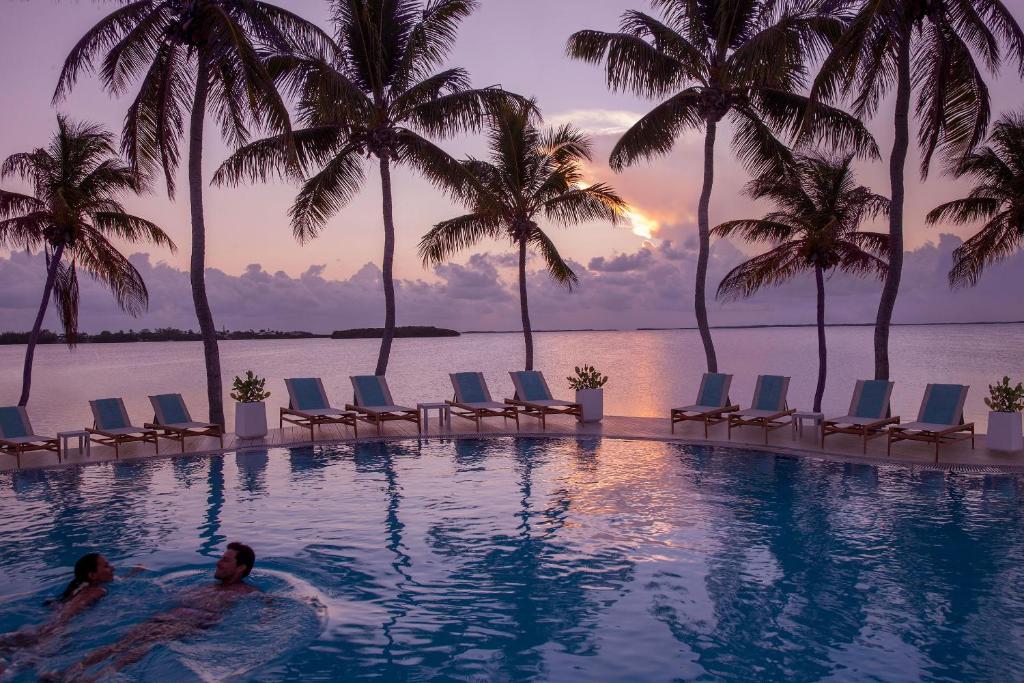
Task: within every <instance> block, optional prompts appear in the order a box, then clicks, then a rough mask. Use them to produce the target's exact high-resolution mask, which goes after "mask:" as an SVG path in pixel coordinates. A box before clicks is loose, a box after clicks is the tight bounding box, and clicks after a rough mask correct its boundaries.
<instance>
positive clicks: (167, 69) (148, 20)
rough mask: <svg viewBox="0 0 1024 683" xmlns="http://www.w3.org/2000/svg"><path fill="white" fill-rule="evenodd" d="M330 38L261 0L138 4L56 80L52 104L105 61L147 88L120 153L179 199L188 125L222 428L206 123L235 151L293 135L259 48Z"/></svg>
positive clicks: (199, 274) (195, 223)
mask: <svg viewBox="0 0 1024 683" xmlns="http://www.w3.org/2000/svg"><path fill="white" fill-rule="evenodd" d="M329 40H330V38H329V37H328V36H327V35H326V34H324V33H323V32H322V31H320V29H318V28H317V27H316V26H314V25H313V24H311V23H309V22H307V21H305V20H304V19H302V18H300V17H298V16H296V15H294V14H292V13H291V12H287V11H285V10H283V9H281V8H279V7H275V6H274V5H272V4H270V3H267V2H260V1H259V0H138V1H136V2H130V3H127V4H124V5H123V6H122V7H120V8H118V9H116V10H114V11H113V12H111V13H110V14H109V15H107V16H106V17H105V18H103V19H102V20H101V21H100V22H99V23H97V24H96V25H95V26H93V27H92V28H91V29H89V30H88V31H87V32H86V34H85V35H84V36H83V37H82V39H81V40H79V41H78V44H77V45H75V46H74V48H72V50H71V53H70V54H69V55H68V57H67V60H66V61H65V63H64V68H63V70H62V71H61V74H60V78H59V80H58V82H57V89H56V92H55V93H54V101H58V100H60V99H61V98H62V97H64V96H65V95H66V94H67V92H68V91H69V90H70V89H71V87H72V86H73V85H74V83H75V81H76V80H77V78H78V76H79V74H80V73H81V72H83V71H84V72H89V71H92V70H93V68H94V61H95V60H96V59H97V58H98V57H99V56H100V55H103V62H102V66H101V68H100V69H99V76H100V80H101V81H102V83H103V86H104V88H105V89H106V90H107V91H108V92H110V93H111V94H113V95H121V94H124V93H125V92H127V91H128V89H129V88H130V87H132V85H133V84H135V83H138V84H139V86H140V87H139V89H138V93H137V95H136V96H135V99H134V101H133V102H132V104H131V106H130V107H129V108H128V113H127V115H126V116H125V124H124V132H123V134H122V138H121V148H122V151H123V152H124V154H125V155H126V156H127V157H128V159H129V161H130V163H131V165H132V167H133V168H134V169H136V170H138V171H139V172H143V173H147V174H149V173H151V172H155V171H158V170H162V172H163V174H164V178H165V180H166V183H167V193H168V196H170V197H172V198H173V196H174V189H175V175H176V171H177V168H178V160H179V156H180V150H179V147H180V145H181V142H182V138H183V136H184V135H185V122H186V120H187V121H188V184H189V203H190V205H191V218H192V255H191V263H190V270H191V281H192V299H193V302H194V304H195V309H196V318H197V319H198V321H199V329H200V331H201V333H202V336H203V351H204V353H205V358H206V389H207V399H208V400H209V405H210V422H215V423H217V424H220V425H223V424H224V405H223V395H222V383H221V376H220V353H219V350H218V348H217V330H216V327H215V325H214V321H213V313H212V312H211V311H210V303H209V300H208V298H207V295H206V279H205V270H206V219H205V215H204V212H203V169H202V155H203V129H204V126H203V123H204V119H205V117H206V114H207V113H212V114H213V115H214V116H215V118H216V120H217V123H218V125H219V127H220V132H221V136H222V137H223V138H224V139H225V140H226V141H227V142H228V143H229V144H232V145H237V144H242V143H244V142H245V141H247V140H248V139H249V137H250V132H251V131H250V127H251V126H253V125H255V126H257V127H258V128H262V129H266V130H268V131H275V132H286V131H287V130H288V129H289V121H288V110H287V109H286V107H285V104H284V102H283V101H282V99H281V96H280V95H279V94H278V92H277V90H276V88H275V87H274V82H273V79H272V78H271V77H270V74H269V73H268V72H267V69H266V67H265V65H264V64H263V62H262V61H261V60H260V59H259V55H258V52H257V50H258V49H270V50H277V51H282V52H283V51H287V50H297V49H303V50H315V49H318V47H321V46H322V45H324V44H325V42H326V41H329Z"/></svg>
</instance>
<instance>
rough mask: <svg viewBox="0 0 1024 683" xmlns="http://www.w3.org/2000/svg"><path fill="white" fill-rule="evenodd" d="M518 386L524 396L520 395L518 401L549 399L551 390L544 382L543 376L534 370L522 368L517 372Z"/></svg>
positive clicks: (550, 398)
mask: <svg viewBox="0 0 1024 683" xmlns="http://www.w3.org/2000/svg"><path fill="white" fill-rule="evenodd" d="M516 375H518V377H519V386H520V387H521V388H522V390H523V393H524V394H525V396H520V397H519V400H520V401H550V400H552V397H551V392H549V391H548V388H547V386H545V384H544V378H543V377H542V376H541V374H540V373H539V372H537V371H536V370H522V371H520V372H517V373H516Z"/></svg>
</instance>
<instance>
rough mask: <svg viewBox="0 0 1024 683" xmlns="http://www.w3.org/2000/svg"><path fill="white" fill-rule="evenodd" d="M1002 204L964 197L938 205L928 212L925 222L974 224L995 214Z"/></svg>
mask: <svg viewBox="0 0 1024 683" xmlns="http://www.w3.org/2000/svg"><path fill="white" fill-rule="evenodd" d="M1001 205H1002V203H1001V202H1000V201H999V200H998V199H993V198H991V197H966V198H964V199H954V200H953V201H951V202H946V203H945V204H940V205H939V206H937V207H935V208H934V209H932V210H931V211H929V212H928V216H927V218H926V220H927V221H928V223H929V224H930V225H934V224H936V223H958V224H961V225H962V224H966V223H974V222H976V221H981V220H988V219H991V218H993V217H995V215H996V214H997V213H999V209H1000V207H1001Z"/></svg>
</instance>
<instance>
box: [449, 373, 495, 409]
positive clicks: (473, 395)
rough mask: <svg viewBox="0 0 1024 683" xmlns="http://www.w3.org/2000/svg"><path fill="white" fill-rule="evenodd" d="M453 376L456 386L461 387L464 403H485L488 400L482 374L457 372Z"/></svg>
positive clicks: (460, 391)
mask: <svg viewBox="0 0 1024 683" xmlns="http://www.w3.org/2000/svg"><path fill="white" fill-rule="evenodd" d="M452 377H453V378H454V379H455V386H457V387H458V388H459V395H460V396H461V400H462V402H463V403H484V402H485V401H487V400H488V398H487V392H486V391H484V388H483V386H482V385H481V382H480V375H478V374H477V373H475V372H456V373H454V374H453V375H452Z"/></svg>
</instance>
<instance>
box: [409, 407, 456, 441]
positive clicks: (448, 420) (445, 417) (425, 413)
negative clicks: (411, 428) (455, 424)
mask: <svg viewBox="0 0 1024 683" xmlns="http://www.w3.org/2000/svg"><path fill="white" fill-rule="evenodd" d="M416 409H417V410H418V411H420V420H422V421H423V433H424V434H426V433H427V432H429V431H430V429H429V427H430V411H431V410H436V411H437V422H438V426H439V427H440V430H441V431H443V432H444V431H447V432H450V431H452V407H451V406H450V405H448V404H447V403H417V404H416Z"/></svg>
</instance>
